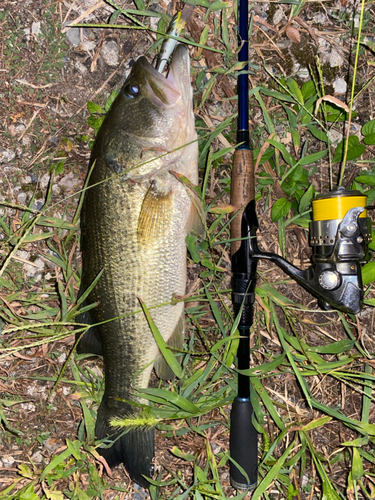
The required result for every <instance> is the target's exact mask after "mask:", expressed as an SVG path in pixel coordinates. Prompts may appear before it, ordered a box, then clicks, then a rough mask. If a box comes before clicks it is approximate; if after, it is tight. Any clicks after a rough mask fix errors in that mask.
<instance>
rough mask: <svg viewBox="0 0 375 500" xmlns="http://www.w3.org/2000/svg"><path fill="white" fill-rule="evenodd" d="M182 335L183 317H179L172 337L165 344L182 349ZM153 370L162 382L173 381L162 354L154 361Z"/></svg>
mask: <svg viewBox="0 0 375 500" xmlns="http://www.w3.org/2000/svg"><path fill="white" fill-rule="evenodd" d="M184 334H185V315H184V313H183V314H182V315H181V317H180V319H179V320H178V323H177V325H176V328H175V329H174V331H173V333H172V335H171V336H170V337H169V339H168V341H167V344H168V345H169V346H170V347H173V348H175V349H180V350H181V349H182V348H183V345H184ZM154 368H155V371H156V375H157V376H158V377H159V378H161V379H163V380H173V379H174V377H175V375H174V373H173V371H172V370H171V368H170V367H169V365H168V363H167V362H166V361H165V359H164V357H163V355H162V354H159V356H158V357H157V358H156V359H155V363H154Z"/></svg>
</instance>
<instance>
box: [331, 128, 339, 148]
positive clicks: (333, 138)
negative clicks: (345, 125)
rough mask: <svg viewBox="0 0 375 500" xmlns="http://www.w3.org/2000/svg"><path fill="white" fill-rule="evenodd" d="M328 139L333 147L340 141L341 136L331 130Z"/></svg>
mask: <svg viewBox="0 0 375 500" xmlns="http://www.w3.org/2000/svg"><path fill="white" fill-rule="evenodd" d="M328 137H329V140H330V141H331V143H332V145H333V146H337V144H338V143H339V142H340V141H342V138H343V135H342V134H341V133H340V132H337V130H334V129H333V128H331V130H329V131H328Z"/></svg>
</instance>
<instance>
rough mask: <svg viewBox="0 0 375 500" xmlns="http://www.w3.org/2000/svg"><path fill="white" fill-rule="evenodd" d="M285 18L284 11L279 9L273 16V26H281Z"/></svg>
mask: <svg viewBox="0 0 375 500" xmlns="http://www.w3.org/2000/svg"><path fill="white" fill-rule="evenodd" d="M284 18H285V14H284V10H283V9H277V11H276V12H275V14H274V15H273V20H272V21H273V24H274V26H276V25H277V24H279V23H280V22H281V21H282V20H283V19H284Z"/></svg>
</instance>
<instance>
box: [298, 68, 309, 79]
mask: <svg viewBox="0 0 375 500" xmlns="http://www.w3.org/2000/svg"><path fill="white" fill-rule="evenodd" d="M296 74H297V76H299V78H301V79H304V80H306V79H307V78H310V72H309V70H308V69H307V68H300V69H299V70H298V71H297V73H296Z"/></svg>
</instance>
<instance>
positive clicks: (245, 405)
mask: <svg viewBox="0 0 375 500" xmlns="http://www.w3.org/2000/svg"><path fill="white" fill-rule="evenodd" d="M252 414H253V406H252V404H251V401H250V398H239V397H236V398H235V399H234V401H233V405H232V411H231V415H230V420H231V423H230V443H229V449H230V456H231V457H232V458H233V460H235V461H236V462H237V463H238V464H239V465H240V466H241V467H242V468H243V470H244V471H245V472H246V474H247V475H248V478H249V481H248V480H247V479H246V477H245V476H244V475H243V474H242V472H241V471H240V470H239V469H238V468H237V467H236V465H235V464H234V463H233V462H232V461H231V462H230V480H231V484H232V486H233V488H235V489H236V490H241V491H245V490H253V489H254V488H255V487H256V486H257V480H258V434H257V431H256V430H255V427H254V426H253V424H252V421H251V417H252Z"/></svg>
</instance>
